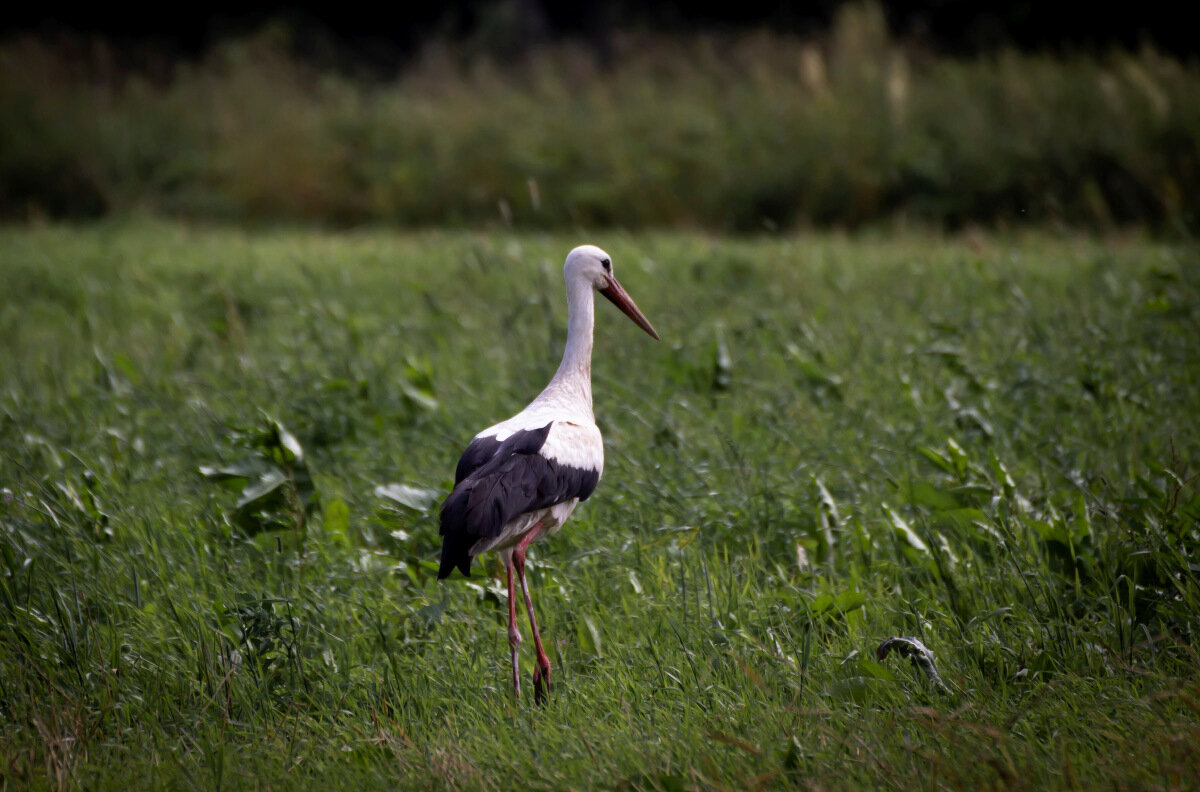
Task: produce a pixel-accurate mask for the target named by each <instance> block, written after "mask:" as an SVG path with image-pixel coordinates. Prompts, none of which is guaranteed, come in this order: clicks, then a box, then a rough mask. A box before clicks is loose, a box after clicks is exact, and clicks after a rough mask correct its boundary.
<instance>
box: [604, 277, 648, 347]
mask: <svg viewBox="0 0 1200 792" xmlns="http://www.w3.org/2000/svg"><path fill="white" fill-rule="evenodd" d="M600 293H601V294H603V295H604V296H605V297H607V298H608V300H609V302H611V303H612V304H613V305H615V306H617V307H618V308H620V309H621V312H622V313H624V314H625V315H626V316H628V317H629V318H630V319H632V320H633V323H634V324H636V325H637V326H638V327H640V328H642V329H643V330H645V331H646V332H647V333H649V334H650V335H651V336H652V337H653V338H654V340H655V341H659V340H661V339H660V338H659V336H658V331H657V330H655V329H654V325H652V324H650V320H649V319H647V318H646V315H645V314H643V313H642V312H641V311H640V310H638V307H637V304H636V303H634V301H633V298H632V297H630V296H629V293H628V292H626V291H625V290H624V289H622V288H621V284H619V283H617V279H616V278H615V277H613V276H612V275H609V276H608V287H607V288H604V289H601V290H600Z"/></svg>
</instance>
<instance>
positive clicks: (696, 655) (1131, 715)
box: [0, 67, 1200, 790]
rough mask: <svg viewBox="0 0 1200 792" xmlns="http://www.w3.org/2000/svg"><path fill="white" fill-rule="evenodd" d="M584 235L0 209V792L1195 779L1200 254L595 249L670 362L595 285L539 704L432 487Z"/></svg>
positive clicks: (540, 547) (929, 247)
mask: <svg viewBox="0 0 1200 792" xmlns="http://www.w3.org/2000/svg"><path fill="white" fill-rule="evenodd" d="M839 68H840V67H839ZM847 68H848V67H847ZM579 241H580V240H578V239H576V238H574V237H572V238H565V237H553V236H550V237H547V236H533V235H496V236H482V235H475V234H455V233H448V232H439V233H422V234H414V235H395V234H389V233H382V232H365V231H360V232H355V233H346V234H327V233H321V232H314V231H292V232H285V231H272V232H261V233H246V232H244V231H237V230H221V229H202V228H196V227H190V226H185V225H161V224H146V223H135V224H126V223H122V224H109V223H104V224H98V225H96V226H94V227H91V228H87V229H82V230H81V229H70V228H60V227H53V226H49V227H40V228H32V229H16V228H9V229H3V230H0V280H2V281H3V283H4V284H5V287H4V288H3V290H2V291H0V348H2V349H4V350H5V355H4V356H3V358H2V359H0V778H2V779H3V780H2V781H0V786H4V785H8V786H9V787H13V788H21V789H34V790H38V789H89V790H91V789H130V788H139V789H140V788H171V789H175V788H250V787H254V788H266V787H270V788H277V787H312V788H342V787H351V788H357V789H389V790H390V789H426V788H458V789H484V788H496V787H501V788H507V787H512V786H517V785H521V786H532V787H538V788H552V789H561V788H577V789H593V788H598V789H672V790H673V789H694V788H716V787H722V788H739V789H741V788H749V787H755V788H778V789H793V788H797V787H799V788H821V789H863V788H903V789H911V788H935V787H953V788H962V789H981V788H983V789H994V788H1006V789H1007V788H1027V789H1046V788H1085V789H1087V788H1120V789H1144V788H1164V789H1170V788H1187V787H1188V786H1189V785H1190V784H1193V783H1194V781H1188V779H1195V778H1197V777H1200V762H1198V759H1197V757H1200V750H1197V748H1198V746H1200V719H1198V718H1197V710H1196V702H1197V701H1198V700H1200V679H1198V677H1197V664H1196V657H1197V649H1200V634H1198V628H1200V621H1198V620H1200V616H1198V614H1200V580H1198V575H1197V571H1196V570H1197V568H1198V564H1200V558H1198V554H1200V494H1198V493H1197V489H1196V475H1197V470H1196V465H1197V460H1200V431H1198V430H1197V423H1196V421H1195V415H1194V414H1195V409H1196V405H1197V404H1200V359H1198V358H1197V352H1196V350H1197V346H1196V343H1195V338H1196V335H1197V327H1198V326H1200V275H1198V272H1197V269H1196V267H1195V265H1194V260H1195V251H1194V249H1192V248H1191V247H1190V246H1183V245H1181V246H1173V245H1167V244H1162V243H1154V242H1148V241H1145V240H1143V239H1139V238H1130V237H1116V236H1111V237H1106V238H1103V239H1098V240H1097V239H1088V238H1078V237H1070V236H1063V237H1056V236H1049V235H1046V234H1041V235H1034V236H1021V237H1010V236H984V235H979V234H970V235H967V236H965V237H964V238H961V239H947V238H939V237H934V236H929V235H917V234H912V235H899V236H896V237H893V238H889V239H881V238H878V237H875V236H871V235H864V236H861V237H857V238H854V237H847V236H845V235H837V236H823V235H812V234H806V235H798V236H786V237H771V238H762V239H757V240H728V239H719V238H711V237H701V236H692V235H663V236H629V235H614V236H612V237H608V238H602V239H594V240H592V241H595V242H598V243H600V244H602V245H604V246H605V247H606V249H608V250H609V251H610V252H611V253H613V255H614V258H615V261H616V266H617V269H618V270H619V271H620V273H621V279H622V282H623V283H624V284H625V285H626V286H627V287H628V288H629V290H630V292H631V293H632V294H634V295H635V297H636V298H637V300H638V303H639V305H641V306H642V308H643V309H644V310H645V311H646V314H647V315H648V316H649V317H651V319H652V320H653V321H654V322H655V325H656V327H658V328H659V329H660V331H661V332H662V335H663V339H664V340H663V342H661V343H658V344H655V343H653V342H651V341H650V340H648V339H647V338H645V336H644V335H643V334H641V333H640V331H638V330H637V328H635V327H633V326H632V325H630V324H629V323H628V322H627V321H626V320H625V319H624V318H623V317H622V316H621V315H620V314H619V313H618V312H617V311H615V310H612V309H611V308H609V307H607V304H606V303H604V302H603V301H602V302H601V303H600V304H599V305H598V313H599V315H598V317H597V328H596V333H597V335H596V355H595V360H594V365H593V375H594V380H595V398H596V412H597V418H598V420H599V423H600V425H601V428H602V430H603V431H604V434H605V439H606V449H607V465H606V469H605V475H604V479H603V481H602V482H601V483H600V486H599V488H598V489H597V492H596V494H595V496H594V497H593V498H592V499H590V500H589V501H588V502H587V503H586V504H584V505H583V506H582V507H581V508H580V509H579V510H578V511H577V513H576V515H575V517H574V518H573V519H572V520H571V522H570V523H568V525H567V526H566V527H564V529H563V530H562V531H560V532H559V533H558V534H556V535H555V536H554V537H552V538H551V539H549V540H547V541H546V542H543V543H539V544H537V545H535V546H534V547H533V549H532V551H531V558H530V565H529V577H530V581H531V585H532V587H533V593H534V597H535V600H536V602H537V605H538V608H539V617H540V621H541V623H542V630H543V637H544V639H545V642H546V646H547V649H548V652H549V655H550V659H551V662H552V663H553V664H554V677H553V678H554V683H555V687H554V690H553V695H552V697H551V700H550V702H549V704H548V705H547V706H545V707H541V708H535V707H532V706H530V703H531V702H530V701H528V700H527V701H525V702H522V703H521V704H517V703H516V702H514V701H513V699H512V694H511V691H510V689H509V684H508V678H507V664H508V640H507V636H506V628H505V615H506V611H507V602H506V599H505V598H506V596H507V592H506V589H505V586H504V583H503V579H502V575H501V570H500V569H499V568H498V566H497V564H496V562H495V560H494V559H489V558H484V559H481V560H480V561H479V562H477V563H476V566H475V570H474V575H473V577H472V578H471V579H469V580H466V579H462V578H460V577H458V576H455V577H454V578H452V579H450V580H448V581H443V582H441V583H439V582H437V581H436V572H437V563H436V561H437V553H438V548H439V538H438V535H437V528H438V526H437V503H438V501H439V499H440V497H441V495H442V494H443V493H445V492H446V491H447V489H448V488H449V485H450V483H451V481H452V476H453V470H454V464H455V462H456V460H457V456H458V454H459V453H460V452H461V450H462V447H463V445H464V444H465V443H466V441H467V440H468V439H469V438H470V437H471V435H472V434H473V433H474V432H475V431H476V430H478V429H479V428H481V427H483V426H486V425H488V424H489V423H491V422H494V421H496V420H498V419H500V418H503V417H505V416H507V415H509V414H511V413H512V412H513V411H515V410H517V409H519V408H520V407H521V406H522V405H523V404H524V403H525V402H526V401H527V400H528V399H529V398H530V397H532V395H533V394H535V393H536V392H537V390H538V389H539V388H540V387H541V386H542V385H544V383H545V381H546V380H547V379H548V377H549V376H550V375H551V373H552V372H553V369H554V366H555V365H556V364H557V356H558V354H559V353H560V351H561V344H562V340H563V334H564V328H565V318H566V317H565V305H564V304H563V300H562V281H561V276H560V275H559V267H560V262H561V260H562V257H563V255H564V253H565V251H566V250H568V249H569V248H570V246H571V245H573V244H575V243H577V242H579ZM201 466H206V467H205V470H206V471H207V472H208V473H209V474H211V475H210V478H211V479H226V480H227V482H228V483H229V484H230V485H232V488H231V489H226V488H223V487H221V486H217V485H216V484H219V483H220V482H219V481H218V482H214V481H213V480H209V479H206V478H205V477H204V476H201V475H198V474H197V471H198V470H199V469H200V468H201ZM277 481H278V483H276V482H277ZM318 493H319V498H318ZM889 652H891V653H892V654H891V655H889ZM934 658H936V665H934ZM528 660H529V657H528V656H527V657H526V658H525V661H526V662H527V661H528ZM910 661H911V662H910ZM531 671H532V667H530V666H527V667H526V674H527V675H528V674H529V673H531ZM935 677H936V678H935ZM937 680H941V681H940V682H939V681H937ZM526 687H527V688H528V685H526ZM527 693H528V690H527Z"/></svg>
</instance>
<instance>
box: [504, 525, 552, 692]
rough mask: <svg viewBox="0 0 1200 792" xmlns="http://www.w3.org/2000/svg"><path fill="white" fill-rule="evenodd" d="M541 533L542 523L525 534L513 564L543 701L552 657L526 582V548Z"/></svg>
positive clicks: (536, 686)
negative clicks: (534, 654)
mask: <svg viewBox="0 0 1200 792" xmlns="http://www.w3.org/2000/svg"><path fill="white" fill-rule="evenodd" d="M540 535H541V526H540V525H538V526H534V528H533V529H532V530H531V531H529V533H527V534H525V538H523V539H522V540H521V542H520V544H518V545H517V546H516V547H515V548H514V549H513V566H515V567H516V568H517V577H518V578H520V579H521V590H522V591H523V592H524V594H525V610H526V612H528V614H529V629H530V630H532V631H533V645H534V647H535V648H536V649H537V666H536V667H535V668H534V669H533V698H534V701H536V702H538V703H543V702H545V700H546V696H547V694H549V692H550V658H548V657H546V650H545V649H543V648H542V634H541V631H539V630H538V624H537V617H536V616H534V615H533V598H532V597H530V596H529V584H528V583H526V582H525V549H526V548H527V547H529V545H530V544H532V543H533V541H534V540H535V539H537V537H538V536H540ZM509 596H510V599H511V595H509ZM543 686H544V687H543Z"/></svg>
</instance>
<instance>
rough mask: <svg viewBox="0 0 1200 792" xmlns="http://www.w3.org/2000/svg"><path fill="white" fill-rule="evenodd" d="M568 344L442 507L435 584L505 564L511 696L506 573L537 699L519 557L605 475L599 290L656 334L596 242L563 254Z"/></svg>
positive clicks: (545, 670) (464, 465)
mask: <svg viewBox="0 0 1200 792" xmlns="http://www.w3.org/2000/svg"><path fill="white" fill-rule="evenodd" d="M563 277H564V278H566V281H567V346H566V349H565V350H564V351H563V357H562V362H561V363H560V364H559V365H558V371H556V372H555V374H554V378H553V379H551V380H550V384H549V385H547V386H546V388H545V389H544V390H543V391H542V392H541V393H540V394H538V396H537V398H536V399H534V400H533V401H532V402H530V403H529V406H528V407H526V408H525V409H524V410H521V412H519V413H517V414H516V415H514V416H513V417H512V418H509V419H508V420H507V421H501V422H500V423H498V424H496V425H495V426H491V427H488V428H487V429H484V430H483V431H482V432H480V433H479V434H477V435H475V438H474V439H473V440H472V441H471V444H470V445H468V446H467V450H466V451H465V452H464V453H463V455H462V458H461V459H459V460H458V469H457V470H456V471H455V474H454V490H453V491H452V492H451V493H450V495H449V496H448V497H447V498H446V500H445V501H444V502H443V503H442V510H441V517H442V527H441V530H440V531H439V533H440V534H441V535H442V536H443V537H444V538H443V540H442V563H441V569H440V570H439V571H438V578H439V579H440V578H445V577H447V576H448V575H449V574H450V573H451V572H452V571H453V570H454V568H455V567H457V568H458V569H460V570H461V571H462V573H463V574H464V575H466V576H468V577H469V576H470V574H471V559H472V558H474V557H475V556H476V555H478V554H479V553H482V552H484V551H487V550H494V551H496V552H499V553H500V554H501V556H502V557H503V558H504V571H505V574H506V575H507V577H508V641H509V644H510V645H511V647H512V675H513V676H512V681H513V689H514V690H515V691H516V695H517V697H518V698H520V696H521V678H520V671H519V666H518V659H519V653H520V648H521V631H520V629H518V627H517V606H516V592H515V590H514V588H513V570H514V569H515V570H516V572H517V578H518V579H519V580H520V581H521V589H522V590H523V591H524V594H525V610H526V611H527V612H528V614H529V627H530V629H531V630H532V631H533V642H534V645H535V647H536V648H537V666H536V668H535V669H534V672H533V687H534V697H535V699H537V700H538V701H541V700H542V699H543V698H544V697H545V695H546V693H547V692H548V691H549V689H550V660H549V658H547V657H546V651H545V649H543V648H542V637H541V635H540V634H539V632H538V625H537V619H536V618H535V617H534V615H533V600H532V599H531V598H530V596H529V586H528V585H527V584H526V583H525V551H526V549H527V548H528V547H529V545H530V544H532V543H533V542H535V541H537V540H538V539H541V538H542V537H543V536H546V535H547V534H551V533H554V532H555V531H557V530H558V529H559V528H561V527H562V524H563V523H564V522H566V521H567V518H568V517H570V516H571V512H572V511H574V510H575V507H576V506H577V505H578V504H579V502H580V501H582V500H587V498H588V496H589V495H591V494H592V490H594V489H595V488H596V484H597V482H599V481H600V474H601V472H602V471H603V469H604V441H603V440H602V438H601V437H600V430H599V429H597V428H596V418H595V416H594V415H593V414H592V326H593V324H594V321H595V298H594V296H593V292H594V291H599V292H600V293H601V294H603V295H604V296H605V297H607V298H608V299H609V300H611V301H612V302H613V303H614V304H616V306H617V307H618V308H620V309H621V310H622V311H624V312H625V315H626V316H628V317H629V318H630V319H632V320H633V321H634V322H635V323H636V324H637V325H638V327H640V328H642V329H643V330H645V331H646V332H647V333H649V334H650V335H651V336H653V337H654V338H655V339H657V338H658V333H657V332H655V330H654V327H653V326H652V325H651V324H650V321H649V320H648V319H646V317H645V316H644V315H643V314H642V312H641V311H640V310H638V307H637V305H635V304H634V302H633V300H632V299H631V298H630V296H629V295H628V294H626V293H625V290H624V289H622V288H621V285H620V284H619V283H617V279H616V277H615V276H614V275H613V270H612V259H611V258H610V257H609V255H608V254H607V253H605V252H604V251H603V250H601V249H600V248H598V247H595V246H594V245H582V246H580V247H577V248H575V249H574V250H572V251H571V252H570V254H568V255H567V263H566V265H565V266H564V267H563Z"/></svg>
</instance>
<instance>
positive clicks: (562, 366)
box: [529, 271, 596, 421]
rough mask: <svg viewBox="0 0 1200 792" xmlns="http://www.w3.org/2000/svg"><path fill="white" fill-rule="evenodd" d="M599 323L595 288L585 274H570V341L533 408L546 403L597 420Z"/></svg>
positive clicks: (568, 284) (535, 400) (568, 296)
mask: <svg viewBox="0 0 1200 792" xmlns="http://www.w3.org/2000/svg"><path fill="white" fill-rule="evenodd" d="M595 324H596V298H595V287H594V286H593V285H592V283H591V281H590V280H588V279H587V278H584V277H574V278H572V277H570V273H569V271H568V277H567V343H566V346H565V347H564V348H563V356H562V362H560V363H559V364H558V370H557V371H556V372H554V377H553V378H552V379H551V380H550V383H549V384H548V385H546V387H545V388H544V389H543V390H542V392H541V393H540V394H538V396H537V398H535V399H534V400H533V401H532V402H530V404H529V407H530V408H535V407H536V408H541V407H542V406H543V405H544V406H547V407H554V408H556V409H559V410H563V411H569V412H571V413H578V414H579V417H581V418H586V419H587V420H588V421H594V420H595V417H594V414H593V412H592V333H593V330H594V328H595Z"/></svg>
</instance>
